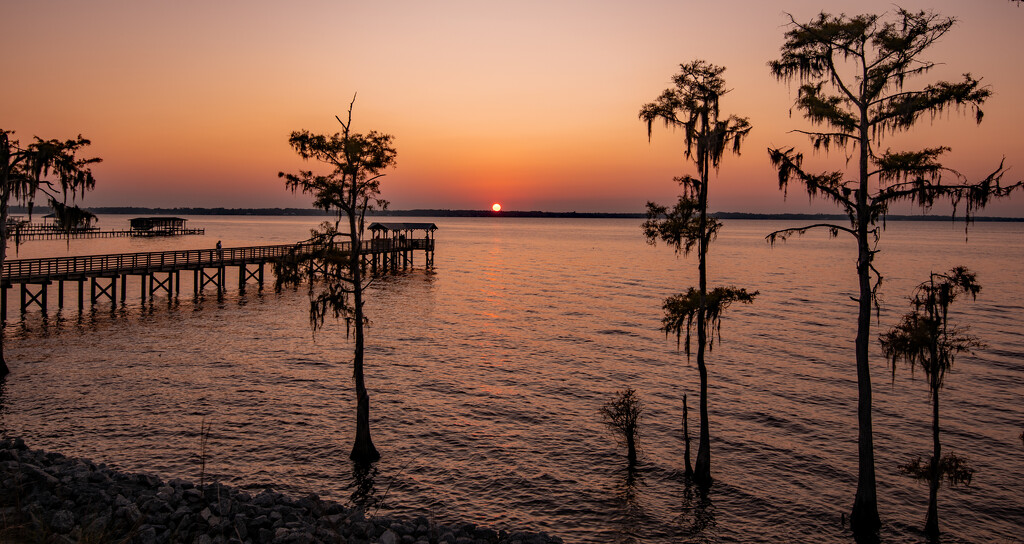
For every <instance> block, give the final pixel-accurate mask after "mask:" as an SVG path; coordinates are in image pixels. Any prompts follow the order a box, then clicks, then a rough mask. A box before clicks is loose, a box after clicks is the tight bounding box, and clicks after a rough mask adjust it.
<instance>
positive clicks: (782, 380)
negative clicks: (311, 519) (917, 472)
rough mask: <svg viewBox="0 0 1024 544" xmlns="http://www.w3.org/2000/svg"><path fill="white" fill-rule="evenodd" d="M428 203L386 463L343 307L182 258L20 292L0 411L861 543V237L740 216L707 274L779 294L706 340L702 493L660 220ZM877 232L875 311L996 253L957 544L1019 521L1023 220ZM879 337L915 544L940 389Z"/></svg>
mask: <svg viewBox="0 0 1024 544" xmlns="http://www.w3.org/2000/svg"><path fill="white" fill-rule="evenodd" d="M400 220H402V221H405V220H410V221H416V220H418V219H404V218H403V219H400ZM423 220H425V221H432V222H435V223H437V225H438V226H439V227H440V228H439V230H438V231H437V240H438V242H437V253H436V262H435V268H434V269H433V270H432V271H424V270H422V269H420V268H417V269H415V270H414V271H412V272H409V273H406V274H402V275H397V276H391V277H386V278H383V279H381V280H380V281H379V282H377V283H376V284H375V285H374V286H373V288H372V291H371V293H370V296H369V308H368V313H369V316H370V319H371V320H372V324H371V327H370V329H369V330H368V349H367V355H366V365H367V366H366V381H367V386H368V387H369V390H370V394H371V402H372V405H371V422H372V423H371V424H372V429H373V433H374V441H375V443H376V445H377V447H378V449H380V451H381V453H382V455H383V459H382V460H381V461H380V462H379V463H378V464H377V465H375V467H374V469H373V471H372V472H371V473H369V474H354V473H353V467H352V465H351V463H350V462H349V461H348V452H349V449H350V447H351V440H352V436H353V429H354V411H355V410H354V398H353V393H352V388H351V366H350V346H349V344H347V343H346V339H345V327H344V324H343V323H334V324H331V325H329V326H328V327H327V328H325V329H324V330H322V331H321V332H319V333H317V334H316V335H315V336H313V335H312V333H311V332H310V329H309V326H308V309H309V303H308V297H307V294H306V292H305V290H303V289H298V290H284V291H282V292H280V293H276V292H275V291H274V289H273V288H272V283H270V284H268V287H267V288H266V289H264V290H263V291H262V292H258V291H257V290H256V289H253V288H251V286H250V288H249V289H248V290H247V291H246V293H245V294H239V293H238V291H237V289H233V288H232V285H233V282H234V281H235V279H234V277H233V275H232V274H229V278H230V281H229V289H228V292H227V294H226V295H224V296H223V297H220V298H218V297H217V296H216V294H215V293H213V292H212V290H210V289H209V288H208V289H207V292H206V293H205V294H204V296H202V297H199V298H198V299H194V298H193V297H192V290H191V287H192V285H191V281H190V280H191V278H190V277H189V276H188V275H187V274H185V278H184V279H183V281H182V287H183V294H182V296H181V297H180V298H179V299H178V300H176V301H168V300H167V297H166V295H164V296H162V297H161V296H158V297H157V298H156V300H155V301H147V303H146V304H145V305H144V306H143V305H141V304H140V303H139V300H138V298H137V293H138V286H137V285H138V284H137V282H138V279H137V278H133V279H131V280H130V282H132V283H130V284H129V290H128V292H129V294H132V293H135V294H136V298H135V299H132V298H131V296H130V297H129V303H128V304H127V305H126V306H124V307H119V308H118V309H116V310H114V311H111V309H110V308H109V305H108V304H100V305H98V306H97V308H95V309H92V310H90V309H88V308H87V309H86V312H85V314H84V315H79V312H78V310H77V308H71V309H68V308H65V309H64V310H63V311H60V312H58V311H56V308H52V309H51V311H50V313H49V315H48V316H45V317H44V316H43V315H42V314H41V312H40V311H39V310H38V309H32V310H29V311H28V313H27V314H25V315H24V316H19V314H18V312H17V309H16V306H15V304H16V298H17V297H16V292H15V291H12V292H11V294H10V302H11V303H12V304H11V306H9V311H10V313H9V321H8V324H7V326H6V329H5V331H4V334H5V335H6V338H7V343H6V345H7V357H8V361H9V364H10V366H11V367H12V370H13V373H12V374H11V375H10V376H9V377H8V379H7V380H6V383H4V384H2V385H0V431H2V432H3V434H4V435H9V436H21V437H23V438H25V439H26V441H27V442H28V443H29V444H30V445H31V446H32V447H37V448H45V449H53V450H58V451H61V452H63V453H65V454H68V455H73V456H82V457H88V458H92V459H94V460H96V461H98V462H105V463H107V464H109V465H112V466H115V467H117V468H120V469H123V470H130V471H146V472H152V473H156V474H158V475H160V476H162V477H165V478H171V477H185V478H189V479H194V480H198V479H199V464H198V461H197V454H198V451H199V429H200V425H201V422H202V421H204V420H205V422H207V423H208V424H210V426H211V431H210V437H209V450H210V451H209V458H208V460H207V464H206V467H207V469H206V470H207V478H208V479H209V478H211V477H212V478H215V479H217V480H220V481H223V482H225V483H228V484H231V485H234V486H240V487H245V488H252V489H259V488H261V487H263V486H268V485H273V486H274V487H275V488H277V489H279V490H282V491H287V492H291V493H295V494H300V493H308V492H316V493H318V494H320V495H321V496H324V497H327V498H332V499H336V500H340V501H343V502H360V503H363V504H370V505H371V506H370V510H369V512H370V513H371V514H372V513H374V512H375V511H376V512H377V514H378V515H385V514H388V515H390V514H402V515H420V514H423V515H427V516H431V517H433V518H434V519H437V520H439V521H456V520H461V521H469V522H474V523H477V524H482V525H489V526H493V527H496V528H524V527H529V528H533V529H536V530H544V531H548V532H550V533H553V534H557V535H560V536H562V537H563V538H564V539H565V540H566V542H583V543H605V542H654V543H670V542H671V543H676V542H830V541H844V540H847V541H848V540H850V539H849V537H848V533H847V532H846V531H845V530H844V528H843V527H842V526H841V515H842V514H843V513H845V512H849V510H850V507H851V505H852V502H853V494H854V491H855V488H856V466H857V456H856V400H857V399H856V374H855V367H854V357H853V340H854V335H855V329H856V326H855V316H856V307H855V304H854V303H853V301H851V300H850V297H851V296H853V295H855V294H856V278H855V275H854V261H855V253H854V252H855V248H854V246H853V244H852V243H851V241H848V240H844V239H839V240H830V239H828V238H827V237H826V236H825V235H824V233H819V234H808V235H806V236H804V237H803V238H799V239H793V240H791V241H790V242H787V243H785V244H781V245H776V246H775V247H774V248H772V247H770V246H768V245H767V244H766V243H765V241H764V236H765V234H767V233H768V232H770V231H772V230H775V229H778V228H782V227H785V226H790V225H789V224H788V223H782V222H772V221H727V222H725V226H724V228H723V229H722V232H721V235H720V236H719V239H718V241H717V242H716V243H715V244H714V246H713V247H712V255H711V260H710V265H709V278H710V283H711V284H712V285H719V284H727V285H736V286H740V287H746V288H748V289H757V290H759V291H760V292H761V295H760V296H759V297H758V299H757V301H756V303H755V304H754V305H752V306H744V307H739V308H734V309H731V310H730V311H729V313H728V314H727V316H726V319H725V320H724V321H723V326H722V343H721V344H720V345H716V346H715V348H714V351H712V352H711V353H710V355H709V357H708V364H709V371H710V393H709V395H710V408H711V436H712V471H713V476H714V477H715V478H716V480H715V484H714V486H713V488H712V490H711V493H710V495H709V497H708V499H707V500H700V499H699V498H698V497H695V496H694V495H693V493H692V492H690V490H688V489H687V487H686V485H685V484H684V481H683V478H682V466H683V464H682V432H681V417H682V397H683V394H684V393H686V394H689V399H690V407H691V413H690V427H691V433H692V436H693V437H694V448H696V435H697V427H698V419H697V409H696V406H697V398H696V395H697V384H698V378H697V369H696V366H695V364H691V363H688V362H687V358H686V356H685V354H684V353H682V352H680V351H679V350H677V347H676V340H675V338H674V337H672V338H666V336H665V335H664V334H663V333H662V332H660V331H659V330H658V327H659V325H660V320H661V316H662V310H661V302H662V300H663V299H664V298H665V297H666V296H669V295H671V294H673V293H677V292H681V291H685V289H686V288H687V287H688V286H690V285H694V284H695V283H696V264H695V262H694V260H693V259H692V258H677V257H676V256H675V255H674V254H673V252H672V250H671V249H669V248H667V247H664V246H658V247H652V246H648V245H646V244H645V242H644V239H643V237H642V235H641V231H640V221H639V220H624V219H608V220H598V219H586V220H570V219H503V218H475V219H458V218H436V219H435V218H430V219H423ZM126 221H127V220H126V218H124V217H119V216H104V217H102V218H101V223H100V224H101V225H102V226H104V227H105V228H117V227H119V226H121V224H122V223H126ZM317 221H318V220H317V219H316V218H285V217H192V218H190V222H189V224H190V226H195V227H205V228H206V229H207V230H206V232H207V234H206V235H205V236H193V237H182V238H173V239H149V240H147V239H112V240H81V241H71V242H70V243H68V242H66V241H53V242H28V243H26V244H24V245H22V246H21V247H20V248H19V249H18V255H17V256H18V257H23V258H26V257H35V256H43V255H63V254H92V253H112V252H121V251H150V250H162V249H177V248H197V247H202V248H210V247H212V246H213V245H214V243H215V242H216V241H217V240H218V239H220V240H222V241H223V243H224V246H225V247H234V246H244V245H261V244H272V243H291V242H295V241H297V240H299V239H302V238H304V237H305V235H306V233H307V232H308V230H309V228H311V227H312V226H314V225H315V224H316V223H317ZM879 247H880V249H881V250H882V252H881V253H880V254H879V256H878V260H877V264H878V268H879V270H880V271H881V272H882V274H883V275H884V276H885V283H884V284H883V287H882V297H883V309H882V313H881V316H880V322H881V326H878V325H877V324H876V325H875V327H876V328H875V333H873V336H874V335H876V333H877V332H880V331H881V330H882V329H883V328H884V327H888V326H890V325H892V324H894V323H895V322H896V321H897V319H898V317H899V315H901V314H902V313H904V312H905V311H906V310H907V308H908V305H907V303H906V299H905V297H906V295H907V294H909V292H910V290H911V289H912V287H913V286H914V285H915V284H917V283H918V282H920V281H923V280H924V279H925V278H926V277H927V275H928V273H929V272H930V271H933V270H934V271H945V270H948V269H949V268H951V267H952V266H955V265H960V264H964V265H967V266H969V267H970V268H971V269H972V270H974V271H975V272H977V273H978V278H979V281H980V283H981V284H982V285H983V290H982V292H981V295H980V296H979V298H978V300H977V301H976V302H970V301H965V302H963V303H962V304H959V305H958V306H957V307H956V308H955V311H954V318H955V319H956V320H957V321H958V322H960V323H965V324H969V325H970V326H971V328H972V332H974V333H975V334H976V335H978V336H980V337H981V338H982V339H983V340H984V341H985V342H986V343H987V347H986V348H985V349H983V350H979V351H978V352H977V353H976V354H975V355H973V356H968V355H963V356H961V357H960V358H959V359H958V360H957V362H956V365H955V366H954V368H953V370H952V372H951V373H950V374H949V375H948V376H947V384H946V387H945V389H944V390H943V392H942V402H943V404H942V410H943V412H942V418H943V419H942V423H943V435H942V440H943V446H944V451H947V452H948V451H955V452H959V453H961V454H965V455H967V456H968V457H969V458H970V460H971V462H972V464H973V465H974V466H975V467H976V469H977V473H976V474H975V477H974V481H973V483H972V485H971V486H970V487H958V488H948V487H945V486H944V487H943V488H942V489H941V491H940V494H939V515H940V523H941V527H942V529H943V531H944V532H945V536H944V538H943V542H954V543H955V542H1021V541H1022V540H1021V538H1022V536H1021V528H1022V527H1024V494H1022V493H1021V489H1022V488H1024V463H1022V462H1021V460H1022V459H1024V442H1022V439H1021V438H1020V435H1021V432H1022V431H1024V402H1022V400H1024V398H1022V394H1024V324H1022V322H1021V316H1022V315H1024V274H1022V272H1021V265H1022V263H1024V223H979V224H976V225H974V226H973V227H972V228H971V231H970V235H969V239H968V240H965V235H964V230H963V224H962V223H958V224H955V225H954V224H950V223H939V222H934V223H932V222H928V223H917V222H891V223H889V225H888V228H887V230H886V231H885V233H884V234H883V237H882V241H881V244H880V246H879ZM9 254H10V256H11V257H15V255H14V250H13V248H12V250H11V251H10V253H9ZM417 257H418V259H419V260H418V261H417V265H420V264H421V263H422V257H421V255H418V256H417ZM69 289H71V292H73V288H71V287H69ZM66 296H72V295H67V294H66ZM55 298H56V297H53V296H51V297H50V300H51V305H55V301H54V299H55ZM72 306H74V304H72ZM872 349H873V350H874V354H875V359H874V362H873V365H872V372H873V373H872V378H873V384H874V402H875V403H874V410H875V444H876V462H877V471H878V494H879V501H880V504H879V509H880V514H881V516H882V520H883V523H884V527H883V530H882V533H883V540H884V542H921V541H922V540H923V539H922V538H921V535H920V533H919V531H918V530H919V528H920V527H921V526H922V525H923V521H924V514H925V508H926V505H927V494H928V493H927V486H926V484H923V483H918V482H915V481H912V480H909V479H908V478H906V477H904V476H901V475H900V474H899V472H898V470H897V465H899V464H900V463H903V462H905V461H907V460H908V459H909V458H910V457H912V456H917V455H922V456H925V457H927V456H928V455H929V454H930V451H931V441H930V419H929V418H930V409H929V404H928V391H927V386H926V383H925V381H924V380H923V379H921V375H920V373H919V374H918V376H917V377H915V376H913V375H911V373H910V372H909V371H908V370H907V369H906V368H904V367H900V368H898V369H897V373H896V376H895V379H894V380H893V379H892V377H891V374H890V369H889V367H888V366H887V365H886V363H885V361H884V360H883V359H882V358H881V357H880V356H879V355H878V349H877V345H875V346H873V347H872ZM627 386H628V387H633V388H634V389H636V390H637V391H638V393H639V395H640V396H641V398H642V399H643V401H644V402H645V404H646V415H645V419H644V420H643V427H642V436H641V439H640V444H641V446H642V448H643V452H642V455H641V465H640V470H639V473H638V474H637V475H636V477H635V478H631V477H629V476H627V471H626V462H625V455H624V453H625V452H624V448H623V447H622V446H621V445H619V444H618V443H617V442H616V441H615V439H614V437H612V436H611V435H610V434H609V432H608V430H607V429H606V428H605V427H604V425H603V424H602V422H601V419H600V416H599V414H598V409H599V408H600V406H601V405H602V404H603V403H604V402H606V401H608V400H609V399H610V398H611V397H612V395H613V393H614V392H615V391H616V390H620V389H623V388H625V387H627ZM381 498H383V499H384V501H383V503H384V504H383V506H381V507H380V509H379V511H377V510H376V508H377V506H376V504H379V502H380V499H381Z"/></svg>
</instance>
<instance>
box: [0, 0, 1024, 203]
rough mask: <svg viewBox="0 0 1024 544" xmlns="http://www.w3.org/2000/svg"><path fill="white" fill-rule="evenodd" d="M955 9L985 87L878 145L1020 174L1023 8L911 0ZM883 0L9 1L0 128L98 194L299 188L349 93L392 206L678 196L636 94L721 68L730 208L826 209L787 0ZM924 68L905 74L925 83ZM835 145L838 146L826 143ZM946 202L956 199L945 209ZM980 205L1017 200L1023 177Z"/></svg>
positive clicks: (119, 197)
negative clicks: (805, 131) (778, 164)
mask: <svg viewBox="0 0 1024 544" xmlns="http://www.w3.org/2000/svg"><path fill="white" fill-rule="evenodd" d="M903 6H904V7H906V8H908V9H914V10H916V9H921V8H933V9H935V10H936V11H938V12H939V13H942V14H944V15H950V16H954V17H956V18H957V19H958V20H959V23H958V25H957V26H956V27H954V29H953V30H952V31H951V32H950V33H949V34H947V35H946V37H945V38H944V39H943V40H942V41H941V42H940V43H939V44H938V45H937V46H935V47H934V48H932V49H931V50H930V51H929V53H928V55H927V59H928V60H933V61H936V62H940V63H942V65H941V66H940V67H939V68H937V69H936V70H935V71H933V72H932V74H931V75H930V76H928V77H927V78H925V79H922V80H921V81H932V80H934V79H938V78H943V79H955V78H959V77H960V74H962V73H963V72H968V71H969V72H971V73H972V74H974V75H975V76H976V77H981V78H983V81H984V82H985V83H986V84H988V85H990V86H991V87H992V89H993V91H994V95H993V96H992V98H991V99H990V100H989V101H988V103H987V105H986V107H985V108H984V110H985V113H986V116H985V121H984V122H983V123H982V124H981V125H980V126H978V125H975V124H974V122H973V121H972V120H971V119H969V118H968V117H967V116H961V115H956V114H951V115H943V116H941V117H939V118H938V119H936V120H935V121H934V123H930V122H929V121H927V120H926V121H925V122H923V123H922V124H921V125H919V128H918V130H916V131H915V132H914V133H913V134H912V135H911V136H909V137H903V138H898V139H892V140H891V141H889V142H887V143H885V144H883V147H884V146H885V145H891V146H892V147H893V148H900V147H902V146H916V147H920V146H938V145H948V146H951V147H952V148H953V151H952V153H950V154H949V156H948V158H947V159H946V162H947V165H948V166H951V167H953V168H956V169H957V170H960V171H961V172H963V173H964V174H966V175H968V176H969V177H970V178H972V179H973V178H978V177H981V176H984V175H985V174H987V173H988V172H989V171H991V170H993V169H994V168H995V166H996V165H998V163H999V161H1000V159H1001V158H1002V157H1004V156H1005V157H1006V163H1007V165H1008V166H1009V167H1010V172H1009V174H1008V177H1007V178H1006V181H1016V180H1019V179H1022V178H1024V140H1022V138H1021V127H1024V107H1021V105H1020V101H1021V100H1022V98H1024V69H1022V67H1021V66H1022V64H1021V62H1020V60H1019V52H1020V51H1021V50H1024V33H1022V32H1020V30H1021V28H1024V7H1019V6H1018V5H1017V4H1016V3H1012V2H1008V1H1006V0H978V1H974V2H964V1H962V0H946V1H934V0H933V1H927V2H925V1H912V2H906V3H904V4H903ZM822 9H825V10H826V11H829V12H832V13H838V12H846V13H849V14H857V13H866V12H878V13H881V12H884V11H886V10H892V9H894V8H893V3H892V2H891V1H889V0H864V1H858V2H848V1H831V2H822V1H818V2H809V1H803V0H792V1H785V2H773V1H768V2H764V1H747V0H741V1H735V2H695V1H682V0H675V1H667V0H635V1H632V2H624V1H598V0H578V1H568V0H544V1H535V0H517V1H515V2H490V1H481V0H466V1H451V0H442V1H435V2H424V1H421V0H417V1H408V2H399V1H390V0H382V1H375V2H350V1H341V0H332V1H327V0H323V1H306V0H299V1H292V2H271V1H267V0H258V1H257V0H250V1H245V2H243V1H237V0H234V1H216V2H210V1H208V0H204V1H192V0H185V1H176V2H148V1H141V2H140V1H138V0H121V1H111V0H90V1H88V2H82V1H70V0H67V1H52V0H39V1H17V2H5V3H4V7H3V10H2V13H3V16H2V18H0V31H2V33H3V36H4V41H5V49H6V51H5V53H4V55H3V60H2V61H0V62H2V71H3V74H4V79H3V84H2V88H0V97H2V100H0V128H4V129H8V130H11V129H13V130H16V131H17V134H16V136H17V137H18V138H20V139H21V140H22V141H23V142H26V141H28V140H30V139H31V137H32V136H34V135H38V136H40V137H43V138H70V137H74V136H75V135H77V134H82V135H83V136H85V137H86V138H89V139H91V140H92V142H93V145H92V146H91V147H90V148H89V152H90V154H92V155H93V156H98V157H101V158H102V159H103V163H102V164H100V165H98V166H97V167H96V168H95V169H94V173H95V174H96V177H97V185H96V190H95V191H94V192H92V193H90V194H89V195H88V196H87V197H86V199H85V200H84V204H85V205H86V206H162V207H175V206H225V207H308V206H309V203H310V200H309V199H308V198H307V197H303V196H301V195H300V196H295V195H292V194H291V193H289V192H287V191H286V190H285V189H284V185H283V183H282V181H281V180H280V179H279V178H278V177H277V173H278V171H281V170H284V171H295V170H297V169H299V168H302V167H303V165H302V162H301V161H300V160H298V159H297V157H296V156H295V154H294V152H293V151H292V150H291V149H290V148H289V147H288V144H287V139H288V135H289V133H290V132H291V131H293V130H298V129H309V130H312V131H315V132H335V131H336V130H337V129H338V128H339V127H338V125H337V122H336V121H335V120H334V115H335V114H339V115H344V112H345V110H346V108H347V106H348V103H349V101H350V100H351V98H352V96H353V94H354V93H358V98H357V100H356V104H355V111H354V129H355V130H357V131H360V132H362V131H368V130H378V131H382V132H387V133H390V134H393V135H394V136H395V138H396V147H397V149H398V165H397V168H395V169H394V170H392V171H391V172H389V174H388V176H387V177H386V178H385V180H384V182H383V193H384V197H385V198H386V199H388V200H390V201H391V203H392V208H395V209H410V208H452V209H489V208H490V206H491V204H492V203H494V202H500V203H501V204H502V206H503V207H504V209H506V210H546V211H581V212H582V211H608V212H638V211H642V210H643V206H644V203H645V202H646V201H648V200H655V201H660V202H665V203H668V202H670V201H671V200H672V199H674V198H675V194H676V193H677V191H676V189H677V187H676V186H675V184H674V183H673V181H672V178H673V176H678V175H681V174H685V173H693V170H692V168H691V167H690V166H689V165H687V164H686V163H685V162H684V161H683V158H682V153H681V138H682V136H681V134H679V133H673V132H672V131H671V130H668V129H665V128H663V127H660V126H659V127H656V128H655V131H654V134H653V139H652V141H650V142H648V139H647V132H646V127H645V125H644V124H643V123H642V122H640V121H639V120H638V118H637V113H638V111H639V109H640V107H641V106H642V105H643V104H644V103H646V102H649V101H651V100H653V99H655V98H656V97H657V96H658V94H660V92H661V91H662V90H663V89H665V88H666V87H668V86H669V84H670V78H671V76H672V75H673V74H674V73H676V72H677V71H678V68H679V64H680V63H684V62H689V61H690V60H693V59H705V60H707V61H709V62H712V63H715V64H720V65H724V66H726V67H727V71H726V73H725V77H726V81H727V83H728V85H729V87H731V88H732V89H734V90H733V92H732V93H730V94H729V95H727V96H726V97H725V98H724V99H723V103H722V107H723V110H724V111H725V112H727V113H735V114H737V115H740V116H746V117H749V118H750V122H751V124H752V125H753V131H752V133H751V135H750V137H749V138H748V140H747V141H746V142H745V146H744V150H743V155H742V156H741V157H727V158H726V159H725V160H724V162H723V165H722V168H721V171H720V173H719V175H718V179H717V180H716V181H715V182H714V183H713V185H712V192H711V200H712V203H711V207H712V209H713V210H716V211H750V212H807V211H816V212H818V211H825V212H827V211H833V210H834V208H832V207H830V206H829V205H827V204H824V203H813V204H809V203H808V200H807V198H806V196H804V195H803V194H802V193H800V192H799V191H797V190H793V189H791V191H790V194H789V198H788V200H785V199H784V198H783V195H782V193H781V192H780V191H779V190H778V188H777V183H776V181H775V173H774V170H773V169H772V167H771V165H770V164H769V162H768V158H767V153H766V148H767V147H768V146H769V145H772V146H782V145H795V146H797V147H799V148H802V149H804V150H807V151H808V153H809V152H810V146H809V145H808V144H807V142H806V139H805V138H804V137H801V136H799V135H796V134H792V133H789V132H788V131H790V130H792V129H794V128H808V125H807V123H806V122H805V121H804V120H803V119H802V118H801V117H800V116H799V115H798V114H797V113H796V112H793V115H792V116H791V113H790V106H791V104H792V101H793V98H794V97H795V90H794V89H791V88H790V87H788V86H787V85H785V84H783V83H779V82H777V81H775V80H774V79H773V78H772V77H771V76H770V75H769V73H768V68H767V66H766V63H767V62H768V61H769V60H772V59H774V58H776V57H777V56H778V52H779V47H780V45H781V44H782V42H783V34H784V32H785V30H786V26H785V25H786V23H787V21H788V19H787V17H786V15H785V13H786V12H789V13H792V14H793V16H794V17H795V18H796V19H797V20H799V21H807V20H809V19H811V18H812V17H813V16H814V15H815V14H817V13H818V12H819V11H821V10H822ZM911 85H913V82H911ZM818 162H820V164H821V166H822V167H829V168H842V167H845V164H846V163H845V156H844V155H843V154H842V153H833V154H832V155H829V156H827V157H823V158H821V159H820V161H818ZM936 211H937V212H942V213H945V208H940V209H938V210H936ZM984 215H1001V216H1024V196H1022V195H1020V194H1018V196H1016V197H1015V198H1014V199H1012V200H1009V201H1005V202H999V203H996V204H994V205H992V206H990V207H989V208H988V209H987V210H986V211H985V213H984Z"/></svg>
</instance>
